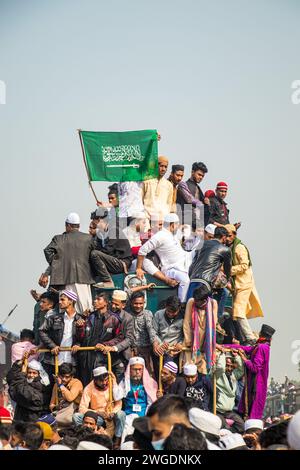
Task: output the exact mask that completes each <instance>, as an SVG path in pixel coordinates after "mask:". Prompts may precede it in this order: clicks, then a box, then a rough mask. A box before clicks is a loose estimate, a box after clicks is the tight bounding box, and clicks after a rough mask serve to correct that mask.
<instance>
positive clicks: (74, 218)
mask: <svg viewBox="0 0 300 470" xmlns="http://www.w3.org/2000/svg"><path fill="white" fill-rule="evenodd" d="M66 223H67V224H74V225H77V224H80V217H79V215H78V214H76V212H70V214H69V215H68V217H67V218H66Z"/></svg>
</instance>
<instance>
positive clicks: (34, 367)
mask: <svg viewBox="0 0 300 470" xmlns="http://www.w3.org/2000/svg"><path fill="white" fill-rule="evenodd" d="M27 367H29V369H32V370H37V371H38V372H40V371H41V370H42V364H41V363H40V362H39V361H36V360H35V359H32V361H30V362H28V366H27Z"/></svg>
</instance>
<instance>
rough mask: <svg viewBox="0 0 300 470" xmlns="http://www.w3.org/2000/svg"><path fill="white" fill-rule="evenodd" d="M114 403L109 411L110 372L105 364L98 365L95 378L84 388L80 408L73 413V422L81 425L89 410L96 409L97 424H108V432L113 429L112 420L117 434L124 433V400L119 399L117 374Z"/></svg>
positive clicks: (114, 382) (114, 381) (114, 385)
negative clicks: (122, 410)
mask: <svg viewBox="0 0 300 470" xmlns="http://www.w3.org/2000/svg"><path fill="white" fill-rule="evenodd" d="M112 391H113V403H112V405H111V408H112V409H111V412H110V413H109V412H108V411H107V410H108V407H109V405H110V402H109V374H108V370H107V368H106V367H105V366H99V367H96V368H95V369H94V370H93V380H92V381H91V382H90V383H89V384H88V385H87V386H86V387H85V388H84V389H83V394H82V398H81V401H80V404H79V410H78V412H77V413H74V414H73V417H72V419H73V422H74V423H75V424H76V425H77V426H80V425H81V424H82V422H83V418H84V415H85V413H86V412H87V411H94V412H95V413H97V415H98V420H97V426H98V427H101V426H103V425H104V423H105V424H106V428H107V431H108V432H111V431H112V424H113V423H112V421H113V422H114V425H115V429H114V432H115V435H116V436H118V437H121V435H122V417H123V415H122V413H121V408H122V401H121V400H119V398H118V396H117V394H116V391H117V382H116V378H115V376H113V380H112Z"/></svg>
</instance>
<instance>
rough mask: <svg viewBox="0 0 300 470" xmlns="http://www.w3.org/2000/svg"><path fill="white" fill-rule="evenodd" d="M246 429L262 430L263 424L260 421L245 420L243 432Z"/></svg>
mask: <svg viewBox="0 0 300 470" xmlns="http://www.w3.org/2000/svg"><path fill="white" fill-rule="evenodd" d="M248 429H261V430H263V429H264V423H263V421H262V420H261V419H247V420H246V421H245V432H246V431H248Z"/></svg>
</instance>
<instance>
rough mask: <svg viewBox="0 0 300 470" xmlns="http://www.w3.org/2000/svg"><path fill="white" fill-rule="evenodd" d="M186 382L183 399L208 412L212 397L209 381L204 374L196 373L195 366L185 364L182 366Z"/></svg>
mask: <svg viewBox="0 0 300 470" xmlns="http://www.w3.org/2000/svg"><path fill="white" fill-rule="evenodd" d="M183 375H184V378H185V381H186V389H185V397H186V398H189V399H191V400H193V401H196V402H197V405H198V407H199V408H200V409H202V410H205V411H209V404H210V401H211V397H212V386H211V381H210V380H209V378H208V377H207V376H206V375H205V374H201V373H200V372H199V373H198V370H197V366H196V364H193V363H186V364H185V365H184V366H183Z"/></svg>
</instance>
